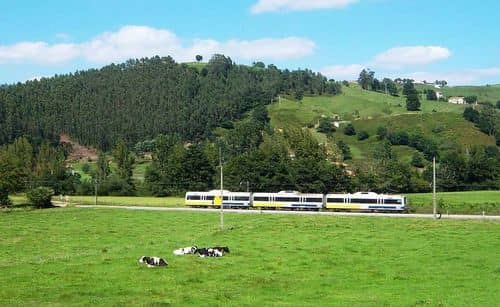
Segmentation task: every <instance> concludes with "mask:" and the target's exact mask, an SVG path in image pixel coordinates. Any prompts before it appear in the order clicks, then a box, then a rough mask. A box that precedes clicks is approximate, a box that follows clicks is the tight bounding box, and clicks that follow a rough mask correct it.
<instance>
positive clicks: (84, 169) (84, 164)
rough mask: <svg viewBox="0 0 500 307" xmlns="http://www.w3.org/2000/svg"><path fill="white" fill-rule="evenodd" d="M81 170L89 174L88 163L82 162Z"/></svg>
mask: <svg viewBox="0 0 500 307" xmlns="http://www.w3.org/2000/svg"><path fill="white" fill-rule="evenodd" d="M82 172H84V173H86V174H89V173H90V164H88V163H83V165H82Z"/></svg>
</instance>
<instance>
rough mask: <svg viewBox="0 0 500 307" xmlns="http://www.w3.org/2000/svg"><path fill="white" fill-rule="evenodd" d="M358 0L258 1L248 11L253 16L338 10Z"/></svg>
mask: <svg viewBox="0 0 500 307" xmlns="http://www.w3.org/2000/svg"><path fill="white" fill-rule="evenodd" d="M358 1H359V0H258V1H257V3H255V4H254V5H253V6H252V7H251V9H250V11H251V12H252V13H253V14H259V13H265V12H275V11H308V10H316V9H340V8H343V7H346V6H348V5H350V4H353V3H356V2H358Z"/></svg>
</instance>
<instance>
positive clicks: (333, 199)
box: [326, 198, 344, 203]
mask: <svg viewBox="0 0 500 307" xmlns="http://www.w3.org/2000/svg"><path fill="white" fill-rule="evenodd" d="M326 202H328V203H343V202H344V199H343V198H328V199H327V200H326Z"/></svg>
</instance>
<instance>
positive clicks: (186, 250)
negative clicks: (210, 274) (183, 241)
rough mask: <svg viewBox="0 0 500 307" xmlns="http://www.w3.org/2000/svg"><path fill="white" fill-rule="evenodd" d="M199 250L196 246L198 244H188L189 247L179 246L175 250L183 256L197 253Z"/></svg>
mask: <svg viewBox="0 0 500 307" xmlns="http://www.w3.org/2000/svg"><path fill="white" fill-rule="evenodd" d="M197 250H198V247H196V246H188V247H183V248H178V249H176V250H174V255H177V256H182V255H189V254H195V253H196V251H197Z"/></svg>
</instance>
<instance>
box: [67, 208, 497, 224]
mask: <svg viewBox="0 0 500 307" xmlns="http://www.w3.org/2000/svg"><path fill="white" fill-rule="evenodd" d="M75 207H77V208H87V209H95V208H106V209H109V208H111V209H122V210H150V211H187V212H212V213H214V212H219V211H220V210H219V209H203V208H173V207H139V206H104V205H103V206H94V205H76V206H75ZM224 213H239V214H301V215H339V216H371V217H392V218H427V219H432V218H434V216H433V215H432V214H404V213H361V212H360V213H358V212H328V211H326V212H325V211H283V210H238V209H224ZM441 218H442V219H476V220H485V219H486V220H500V216H498V215H484V216H483V215H458V214H454V215H445V214H443V215H442V216H441Z"/></svg>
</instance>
